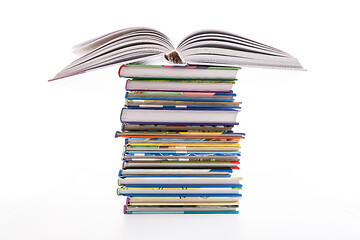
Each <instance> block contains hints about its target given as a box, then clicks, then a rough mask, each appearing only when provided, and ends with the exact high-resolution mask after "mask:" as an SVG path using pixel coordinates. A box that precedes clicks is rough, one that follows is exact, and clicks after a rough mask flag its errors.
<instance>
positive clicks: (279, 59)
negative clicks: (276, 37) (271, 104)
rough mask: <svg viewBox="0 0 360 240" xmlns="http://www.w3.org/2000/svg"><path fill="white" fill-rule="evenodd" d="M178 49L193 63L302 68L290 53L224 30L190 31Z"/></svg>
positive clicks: (182, 55)
mask: <svg viewBox="0 0 360 240" xmlns="http://www.w3.org/2000/svg"><path fill="white" fill-rule="evenodd" d="M177 50H178V51H179V53H180V55H181V57H182V58H183V59H184V60H185V61H186V62H187V63H188V64H191V65H215V66H253V67H267V68H285V69H300V70H301V69H302V66H301V65H300V63H299V62H298V60H297V59H296V58H294V57H292V56H291V55H290V54H288V53H285V52H283V51H281V50H278V49H276V48H273V47H270V46H267V45H265V44H262V43H259V42H256V41H252V40H250V39H247V38H243V37H240V36H236V35H234V34H230V33H226V32H221V31H212V30H208V31H206V30H203V31H199V32H195V33H193V34H190V35H189V36H188V37H186V38H185V39H184V40H183V41H182V42H181V43H180V44H179V46H178V48H177Z"/></svg>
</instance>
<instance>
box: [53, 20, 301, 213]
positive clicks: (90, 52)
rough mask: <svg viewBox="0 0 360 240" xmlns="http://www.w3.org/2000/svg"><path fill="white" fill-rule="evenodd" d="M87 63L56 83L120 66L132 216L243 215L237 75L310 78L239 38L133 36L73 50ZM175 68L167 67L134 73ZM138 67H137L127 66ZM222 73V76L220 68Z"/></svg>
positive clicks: (140, 32)
mask: <svg viewBox="0 0 360 240" xmlns="http://www.w3.org/2000/svg"><path fill="white" fill-rule="evenodd" d="M73 50H74V52H75V53H76V54H77V55H79V58H78V59H76V60H75V61H73V62H72V63H70V64H69V65H68V66H66V67H65V68H64V69H63V70H62V71H60V72H59V73H58V74H57V75H56V76H55V77H54V78H53V79H50V80H49V81H54V80H57V79H61V78H66V77H70V76H74V75H78V74H83V73H85V72H89V71H93V70H96V69H100V68H103V67H106V66H111V65H116V64H125V63H126V64H128V65H122V66H121V67H120V69H119V75H120V76H121V77H125V78H129V80H128V81H127V84H126V90H127V93H126V105H125V108H124V109H123V110H122V113H121V120H122V122H123V129H122V131H121V132H117V133H116V137H124V138H125V150H124V154H123V162H124V164H123V168H122V170H121V171H120V173H119V185H120V188H119V189H118V191H117V193H118V194H119V195H124V196H127V197H128V198H127V203H126V205H125V213H128V214H134V213H237V211H236V208H237V206H238V200H239V198H240V197H241V194H240V193H239V190H240V189H241V187H242V185H241V184H240V178H238V177H234V176H232V173H233V170H236V169H238V168H239V166H238V165H239V157H240V151H239V148H240V146H239V140H240V139H242V138H244V134H243V133H235V132H233V127H234V126H235V125H237V122H236V117H237V114H238V111H239V110H240V104H241V103H240V102H235V101H234V97H235V94H234V93H233V92H232V87H233V84H234V83H235V81H236V73H237V71H238V69H240V68H239V67H240V66H241V67H244V66H245V67H246V66H247V67H263V68H278V69H291V70H304V69H303V67H302V66H301V64H300V62H299V61H298V60H297V59H296V58H295V57H293V56H292V55H290V54H288V53H286V52H284V51H282V50H280V49H277V48H274V47H271V46H269V45H265V44H263V43H260V42H258V41H254V40H251V39H249V38H245V37H242V36H239V35H236V34H233V33H229V32H224V31H219V30H199V31H196V32H193V33H191V34H189V35H188V36H187V37H185V38H184V39H183V40H182V41H181V42H180V43H179V44H178V46H177V47H175V46H174V45H173V44H172V42H171V41H170V39H169V38H168V37H167V36H166V35H165V34H164V33H162V32H160V31H157V30H155V29H152V28H144V27H135V28H127V29H121V30H118V31H114V32H111V33H108V34H105V35H102V36H100V37H97V38H94V39H91V40H88V41H85V42H83V43H81V44H78V45H77V46H75V47H74V48H73ZM164 62H165V63H166V64H174V65H172V66H162V65H134V63H141V64H155V63H161V64H163V63H164ZM129 63H132V65H129ZM219 66H222V67H219Z"/></svg>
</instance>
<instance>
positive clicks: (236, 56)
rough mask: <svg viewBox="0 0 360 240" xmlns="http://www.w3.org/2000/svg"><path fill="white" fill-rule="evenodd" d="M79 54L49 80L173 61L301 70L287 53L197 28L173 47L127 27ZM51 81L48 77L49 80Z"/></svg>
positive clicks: (80, 49) (160, 35) (146, 31)
mask: <svg viewBox="0 0 360 240" xmlns="http://www.w3.org/2000/svg"><path fill="white" fill-rule="evenodd" d="M74 52H75V53H76V54H78V55H79V56H80V57H79V58H78V59H77V60H75V61H73V62H72V63H71V64H69V65H68V66H67V67H65V68H64V69H63V70H62V71H60V72H59V73H58V74H57V75H56V76H55V77H54V78H53V79H52V80H55V79H59V78H64V77H69V76H72V75H76V74H80V73H84V72H87V71H90V70H94V69H99V68H102V67H106V66H110V65H114V64H125V63H137V62H141V63H144V62H145V63H147V62H151V63H152V64H153V62H155V61H157V62H165V63H166V62H168V63H173V64H188V65H208V66H210V65H211V66H232V67H242V66H250V67H265V68H280V69H295V70H303V68H302V66H301V64H300V63H299V61H298V60H297V59H296V58H295V57H293V56H291V55H290V54H288V53H286V52H284V51H281V50H279V49H277V48H274V47H271V46H268V45H265V44H263V43H260V42H257V41H254V40H251V39H249V38H245V37H242V36H239V35H236V34H233V33H228V32H224V31H218V30H200V31H197V32H194V33H192V34H190V35H188V36H187V37H185V38H184V39H183V40H182V41H181V42H180V44H179V45H178V46H177V47H176V48H175V47H174V45H173V44H172V43H171V41H170V39H169V38H168V37H167V36H166V35H165V34H163V33H161V32H159V31H157V30H155V29H151V28H141V27H137V28H127V29H122V30H118V31H115V32H111V33H108V34H105V35H103V36H100V37H97V38H94V39H91V40H89V41H86V42H84V43H81V44H79V45H77V46H75V47H74ZM49 81H51V80H49Z"/></svg>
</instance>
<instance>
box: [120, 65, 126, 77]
mask: <svg viewBox="0 0 360 240" xmlns="http://www.w3.org/2000/svg"><path fill="white" fill-rule="evenodd" d="M124 66H125V65H124V64H123V65H121V66H120V68H119V72H118V74H119V77H121V69H122V68H123V67H124Z"/></svg>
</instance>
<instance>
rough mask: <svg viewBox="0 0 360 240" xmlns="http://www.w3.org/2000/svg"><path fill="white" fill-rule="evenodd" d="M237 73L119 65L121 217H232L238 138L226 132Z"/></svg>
mask: <svg viewBox="0 0 360 240" xmlns="http://www.w3.org/2000/svg"><path fill="white" fill-rule="evenodd" d="M238 69H239V68H234V67H206V66H179V65H174V66H161V65H123V66H121V67H120V69H119V76H120V77H125V78H128V80H127V83H126V90H127V93H126V96H125V98H126V104H125V107H124V108H123V109H122V113H121V121H122V123H123V125H122V126H123V127H122V131H121V132H117V133H116V137H124V138H125V146H124V154H123V157H122V160H123V167H122V169H121V170H120V172H119V180H118V183H119V186H120V187H119V188H118V190H117V193H118V195H123V196H127V201H126V205H125V206H124V213H126V214H139V213H183V214H188V213H192V214H196V213H230V214H231V213H238V211H237V207H238V204H239V203H238V201H239V199H240V198H241V194H240V192H239V191H240V190H241V188H242V185H241V183H240V180H241V178H240V177H234V176H232V173H233V171H234V170H237V169H239V163H240V162H239V161H240V159H239V157H240V151H239V149H240V145H239V140H240V139H243V138H244V135H245V134H243V133H235V132H233V127H234V125H237V124H238V123H237V122H236V117H237V114H238V112H239V111H240V109H241V107H240V105H241V102H235V101H234V97H235V96H236V94H235V93H234V92H233V91H232V87H233V84H234V83H235V82H236V73H237V71H238Z"/></svg>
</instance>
